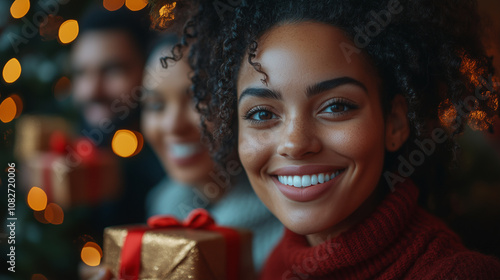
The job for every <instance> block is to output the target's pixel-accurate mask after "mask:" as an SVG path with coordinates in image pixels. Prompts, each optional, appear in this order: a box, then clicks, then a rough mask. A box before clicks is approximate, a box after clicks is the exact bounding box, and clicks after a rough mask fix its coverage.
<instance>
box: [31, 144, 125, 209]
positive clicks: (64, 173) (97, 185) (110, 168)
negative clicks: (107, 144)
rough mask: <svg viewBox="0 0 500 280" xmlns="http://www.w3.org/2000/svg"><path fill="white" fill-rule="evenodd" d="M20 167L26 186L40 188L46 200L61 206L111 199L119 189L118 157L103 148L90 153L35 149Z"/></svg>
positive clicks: (88, 203) (94, 203)
mask: <svg viewBox="0 0 500 280" xmlns="http://www.w3.org/2000/svg"><path fill="white" fill-rule="evenodd" d="M74 158H76V159H78V161H76V160H74ZM23 168H24V171H23V173H25V174H26V175H27V176H25V177H26V178H25V179H24V181H25V182H26V183H25V187H27V188H28V189H29V188H31V187H32V186H37V187H40V188H42V189H43V190H44V191H45V192H46V193H47V199H48V200H49V202H55V203H57V204H58V205H59V206H61V207H63V208H69V207H73V206H78V205H96V204H99V203H101V202H104V201H110V200H112V199H115V198H116V197H118V196H119V195H120V193H121V191H122V188H121V187H122V181H121V171H120V166H119V162H118V159H117V158H116V156H115V155H113V154H112V153H111V152H107V151H104V150H97V149H96V151H95V152H93V155H92V156H89V157H79V156H78V155H74V154H57V153H50V152H47V153H38V154H36V155H33V156H32V158H31V160H30V161H27V162H25V163H24V165H23Z"/></svg>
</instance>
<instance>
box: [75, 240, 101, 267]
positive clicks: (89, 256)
mask: <svg viewBox="0 0 500 280" xmlns="http://www.w3.org/2000/svg"><path fill="white" fill-rule="evenodd" d="M80 256H81V258H82V261H83V262H84V263H85V264H86V265H88V266H98V265H99V264H100V263H101V258H102V249H101V247H100V246H99V245H97V243H95V242H87V243H86V244H85V245H84V246H83V248H82V251H81V253H80Z"/></svg>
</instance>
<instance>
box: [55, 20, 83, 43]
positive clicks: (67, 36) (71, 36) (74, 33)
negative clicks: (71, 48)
mask: <svg viewBox="0 0 500 280" xmlns="http://www.w3.org/2000/svg"><path fill="white" fill-rule="evenodd" d="M79 31H80V29H79V26H78V21H76V20H74V19H68V20H67V21H65V22H63V23H62V24H61V26H60V27H59V41H60V42H61V43H63V44H69V43H71V42H73V40H75V39H76V37H78V32H79Z"/></svg>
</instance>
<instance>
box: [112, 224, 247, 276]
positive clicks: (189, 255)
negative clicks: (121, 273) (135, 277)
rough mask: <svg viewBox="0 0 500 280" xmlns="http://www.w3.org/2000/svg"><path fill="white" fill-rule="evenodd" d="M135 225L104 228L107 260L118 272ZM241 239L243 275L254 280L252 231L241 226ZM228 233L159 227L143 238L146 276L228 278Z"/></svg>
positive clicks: (144, 274) (142, 270)
mask: <svg viewBox="0 0 500 280" xmlns="http://www.w3.org/2000/svg"><path fill="white" fill-rule="evenodd" d="M132 227H133V226H118V227H109V228H106V229H105V231H104V259H103V262H104V264H106V265H107V266H109V267H110V268H111V269H112V272H113V275H115V276H117V275H118V270H119V267H120V254H121V248H122V246H123V243H124V242H125V237H126V236H127V231H128V229H130V228H132ZM237 231H238V232H239V233H240V240H241V249H240V250H241V254H240V271H239V278H238V279H242V280H253V279H255V274H254V270H253V262H252V234H251V232H250V231H247V230H239V229H237ZM225 246H226V245H225V240H224V237H223V236H222V235H221V234H220V233H217V232H215V231H207V230H193V229H179V228H171V229H155V230H150V231H147V232H146V233H145V234H144V236H143V239H142V249H141V272H140V274H139V279H142V280H160V279H169V280H184V279H199V280H224V279H226V256H225Z"/></svg>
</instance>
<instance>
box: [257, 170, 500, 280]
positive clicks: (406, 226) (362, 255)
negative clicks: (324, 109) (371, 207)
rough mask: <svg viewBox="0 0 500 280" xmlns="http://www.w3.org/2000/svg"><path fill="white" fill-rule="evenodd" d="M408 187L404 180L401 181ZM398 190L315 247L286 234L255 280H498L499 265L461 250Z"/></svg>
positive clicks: (412, 197)
mask: <svg viewBox="0 0 500 280" xmlns="http://www.w3.org/2000/svg"><path fill="white" fill-rule="evenodd" d="M407 181H409V180H407ZM417 197H418V190H417V188H416V187H415V185H414V184H413V183H411V182H407V183H404V184H400V185H399V186H398V187H397V188H396V190H395V191H394V192H392V193H390V194H389V195H388V196H387V197H386V198H385V199H384V201H383V202H382V203H381V204H380V205H379V206H378V207H377V209H376V210H375V212H374V213H373V214H372V215H371V216H370V217H368V218H367V219H365V220H364V221H363V222H361V223H359V224H357V225H356V226H353V227H352V228H350V229H349V230H347V231H346V232H343V233H341V234H340V235H339V236H337V237H335V238H332V239H330V240H328V241H326V242H324V243H322V244H320V245H318V246H315V247H310V246H309V245H308V243H307V240H306V238H305V237H304V236H302V235H298V234H295V233H293V232H291V231H289V230H286V232H285V235H284V237H283V239H282V240H281V241H280V243H279V244H278V245H277V247H276V248H275V249H274V251H273V253H272V254H271V255H270V257H269V259H268V261H267V262H266V265H265V267H264V269H263V270H262V274H261V279H263V280H268V279H269V280H271V279H272V280H281V279H283V280H287V279H289V280H292V279H293V280H302V279H308V280H309V279H419V280H420V279H422V280H426V279H429V280H430V279H433V280H434V279H443V280H445V279H446V280H462V279H464V280H469V279H500V262H499V261H498V260H497V259H496V258H493V257H489V256H485V255H482V254H479V253H476V252H472V251H469V250H467V249H466V248H465V247H464V246H463V245H462V244H461V242H460V239H459V237H458V236H457V235H456V234H455V233H453V232H452V231H451V230H449V229H448V228H447V227H446V226H445V225H444V223H443V222H441V221H440V220H439V219H437V218H436V217H434V216H432V215H430V214H429V213H427V212H426V211H425V210H423V209H422V208H420V207H419V206H418V205H417Z"/></svg>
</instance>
